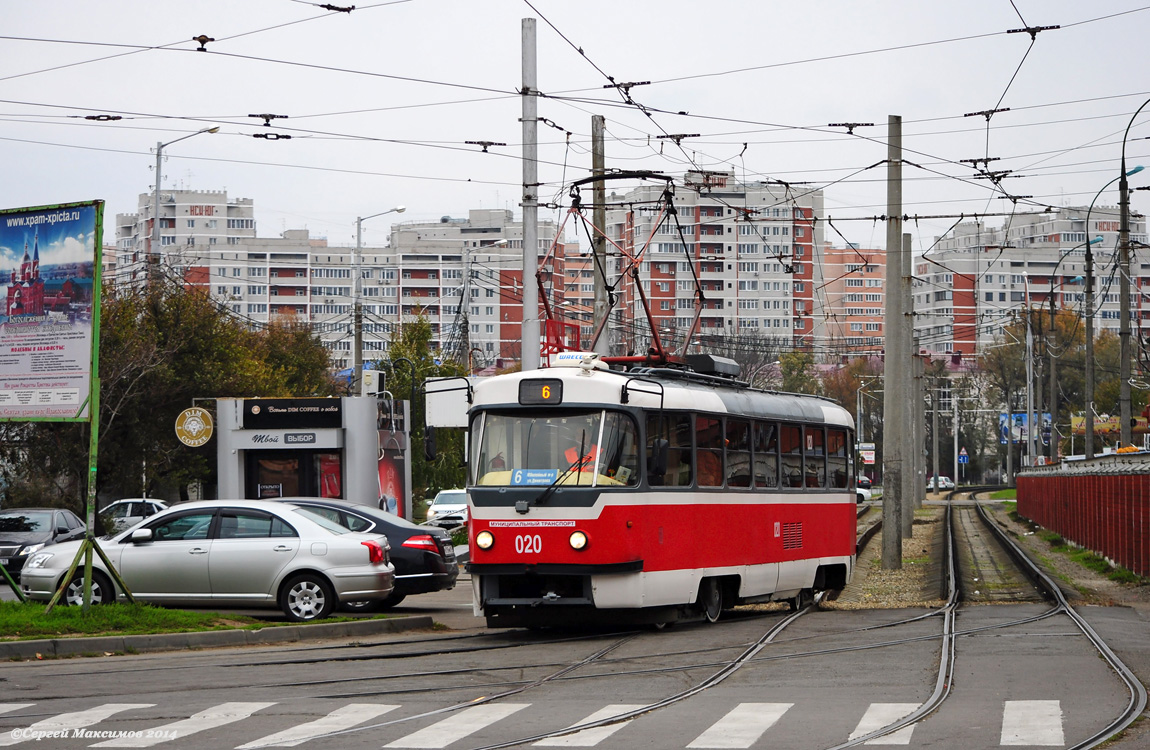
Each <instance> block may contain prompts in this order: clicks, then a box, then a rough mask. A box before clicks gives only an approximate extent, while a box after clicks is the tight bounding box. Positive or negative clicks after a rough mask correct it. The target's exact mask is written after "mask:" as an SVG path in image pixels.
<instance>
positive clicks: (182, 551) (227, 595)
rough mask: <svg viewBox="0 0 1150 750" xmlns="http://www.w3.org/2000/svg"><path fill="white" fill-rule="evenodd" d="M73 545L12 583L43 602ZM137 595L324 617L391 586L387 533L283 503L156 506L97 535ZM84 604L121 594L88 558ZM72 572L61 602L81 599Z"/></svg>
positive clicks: (54, 551) (43, 556)
mask: <svg viewBox="0 0 1150 750" xmlns="http://www.w3.org/2000/svg"><path fill="white" fill-rule="evenodd" d="M79 546H80V543H79V542H68V543H65V544H57V545H55V546H53V547H52V548H51V549H50V550H46V551H44V552H40V553H38V554H36V555H35V556H33V557H32V558H31V559H30V560H28V563H27V565H26V566H25V570H24V575H23V578H22V580H21V582H20V586H21V588H22V589H23V590H24V593H25V594H26V595H27V596H28V597H29V598H31V599H36V600H40V601H47V600H48V599H50V598H51V597H52V594H53V593H54V592H55V590H56V589H57V588H58V587H59V585H60V583H61V582H62V581H63V578H64V575H65V573H67V571H68V568H69V567H70V566H71V564H72V560H73V559H74V558H75V556H76V552H77V550H78V549H79ZM100 546H101V548H102V549H103V550H104V552H105V554H107V556H108V558H109V559H110V560H111V562H112V564H113V565H114V566H115V567H116V569H117V571H118V572H119V573H120V575H121V576H122V577H123V579H124V582H125V583H126V584H127V586H128V588H129V589H130V590H131V592H132V594H133V596H135V597H136V598H137V599H140V600H143V601H146V602H151V603H154V604H164V605H175V606H219V605H227V606H243V607H276V606H278V607H279V608H280V609H282V610H283V612H284V614H285V615H287V616H288V618H289V619H291V620H294V621H297V622H302V621H306V620H314V619H318V618H322V617H327V616H328V615H330V614H331V612H332V611H333V610H334V609H335V607H336V605H337V604H338V603H339V602H361V601H371V600H382V599H385V598H386V597H387V596H388V595H389V594H391V591H392V589H393V588H394V586H395V568H394V567H393V566H392V565H391V561H390V554H389V552H390V547H389V546H388V543H387V537H385V536H383V535H381V534H360V533H355V532H351V531H348V530H347V529H345V528H344V527H342V526H339V525H338V524H335V523H333V522H331V521H329V520H327V519H325V518H323V517H322V516H320V515H318V514H316V513H314V512H311V511H309V510H307V509H303V508H298V507H296V506H294V505H291V504H289V503H282V502H270V501H264V500H206V501H201V502H193V503H183V504H180V505H176V506H174V507H171V508H168V509H167V510H164V511H161V512H160V513H157V514H156V515H154V516H152V517H151V518H150V519H148V520H147V521H145V522H144V523H143V524H141V525H139V526H136V527H135V528H132V529H129V530H127V531H124V532H122V533H120V534H117V535H115V536H112V537H107V538H105V539H102V540H100ZM93 566H94V568H95V570H94V571H93V574H92V600H93V601H94V602H97V603H106V602H112V601H114V600H115V598H116V595H117V594H119V595H120V597H121V598H122V597H123V592H122V591H119V590H118V588H117V587H115V586H114V585H113V583H112V578H111V576H109V574H108V571H107V569H106V568H105V566H104V564H103V562H102V561H101V560H100V559H99V557H96V556H93ZM82 579H83V574H82V568H80V569H79V570H77V572H76V573H75V574H74V575H73V577H72V580H71V581H69V583H68V586H67V587H66V591H65V596H66V601H67V602H68V603H70V604H76V603H79V602H80V601H81V599H82V597H83V580H82Z"/></svg>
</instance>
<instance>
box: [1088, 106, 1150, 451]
mask: <svg viewBox="0 0 1150 750" xmlns="http://www.w3.org/2000/svg"><path fill="white" fill-rule="evenodd" d="M1147 104H1150V99H1147V100H1146V101H1144V102H1142V105H1141V106H1140V107H1138V109H1136V110H1135V111H1134V115H1133V116H1132V117H1131V118H1130V122H1129V123H1128V124H1127V125H1126V132H1125V133H1123V134H1122V163H1121V166H1120V169H1119V177H1118V179H1119V182H1118V215H1119V225H1118V252H1119V257H1120V259H1121V260H1120V263H1121V270H1120V272H1119V274H1120V278H1119V279H1118V293H1119V295H1121V299H1119V308H1118V309H1119V317H1120V319H1119V321H1118V343H1119V346H1120V354H1119V356H1120V357H1121V358H1122V359H1121V361H1120V362H1119V363H1118V379H1119V383H1118V405H1119V406H1118V409H1119V414H1120V415H1121V420H1120V421H1121V422H1122V424H1121V425H1120V434H1121V438H1120V440H1121V443H1122V446H1121V447H1125V446H1127V445H1130V443H1131V429H1130V418H1131V416H1132V415H1131V413H1130V186H1129V185H1128V184H1127V182H1126V178H1127V177H1129V176H1130V175H1132V174H1135V173H1136V172H1141V171H1142V167H1141V166H1138V167H1135V168H1134V169H1131V170H1130V171H1129V172H1127V171H1126V138H1127V137H1128V136H1129V135H1130V128H1131V127H1132V126H1133V125H1134V120H1135V118H1137V117H1138V113H1139V112H1141V111H1142V108H1143V107H1145V106H1146V105H1147ZM1088 231H1089V230H1088ZM1139 327H1141V323H1139Z"/></svg>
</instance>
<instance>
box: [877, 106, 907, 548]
mask: <svg viewBox="0 0 1150 750" xmlns="http://www.w3.org/2000/svg"><path fill="white" fill-rule="evenodd" d="M886 179H887V182H886V202H887V210H886V213H887V219H886V293H887V300H886V303H887V304H886V311H885V314H884V316H883V317H884V320H885V325H884V327H885V328H886V337H885V338H886V342H885V343H886V346H885V349H886V353H885V361H884V363H883V370H884V374H885V376H886V383H885V386H884V388H883V410H884V415H885V423H886V428H885V430H884V434H886V435H888V436H890V438H893V439H888V440H887V441H886V445H885V446H884V451H883V485H884V489H883V493H884V494H885V495H887V497H885V498H884V501H883V504H882V522H883V528H884V529H887V531H886V533H884V534H883V535H882V567H883V569H884V570H900V569H901V568H902V534H901V533H896V532H895V529H899V530H901V529H902V515H903V502H904V497H903V496H904V494H905V492H906V489H905V488H906V485H905V483H904V481H903V479H904V475H905V474H906V473H907V472H908V471H909V470H910V467H911V465H912V462H911V460H910V457H909V456H907V455H906V437H907V433H909V432H910V431H911V429H912V427H911V425H910V420H908V419H907V415H908V413H909V408H910V406H911V403H910V402H911V400H912V399H911V391H910V387H909V386H910V378H909V374H910V373H909V370H910V367H909V366H908V365H909V355H910V352H909V351H908V350H907V346H906V341H907V339H906V337H905V336H904V334H903V331H904V326H905V322H906V314H905V312H906V307H907V301H906V299H905V298H904V296H903V294H904V291H903V280H904V279H903V269H902V253H903V242H902V118H901V117H900V116H898V115H891V116H890V117H888V118H887V163H886Z"/></svg>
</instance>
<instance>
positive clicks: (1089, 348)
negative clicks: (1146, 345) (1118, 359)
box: [1083, 105, 1145, 460]
mask: <svg viewBox="0 0 1150 750" xmlns="http://www.w3.org/2000/svg"><path fill="white" fill-rule="evenodd" d="M1143 106H1145V105H1143ZM1139 109H1141V107H1139ZM1135 114H1137V113H1135ZM1122 145H1123V152H1124V153H1123V156H1122V160H1123V162H1125V161H1126V156H1125V145H1126V142H1125V140H1124V141H1123V144H1122ZM1141 171H1142V167H1135V168H1134V169H1132V170H1130V174H1134V173H1136V172H1141ZM1127 176H1128V175H1127V173H1126V171H1125V170H1123V172H1122V174H1120V175H1119V176H1117V177H1115V178H1114V179H1113V180H1111V181H1110V182H1108V183H1106V184H1105V185H1103V186H1102V189H1101V190H1099V191H1098V192H1097V193H1096V194H1095V195H1094V200H1092V201H1090V206H1089V207H1088V208H1087V209H1086V233H1087V234H1089V233H1090V212H1091V211H1093V210H1094V204H1095V202H1097V201H1098V197H1099V196H1100V195H1102V193H1103V191H1105V190H1106V188H1108V187H1110V186H1111V185H1113V184H1114V183H1115V182H1117V181H1119V180H1123V181H1125V178H1126V177H1127ZM1090 245H1091V243H1087V244H1086V307H1085V309H1084V310H1083V317H1085V318H1086V385H1085V394H1084V396H1085V401H1086V403H1085V407H1086V439H1085V441H1084V442H1085V452H1086V459H1087V460H1089V459H1092V458H1094V251H1093V250H1092V249H1091V247H1090ZM1123 271H1124V272H1125V269H1123ZM1127 295H1129V289H1128V290H1127ZM1127 304H1129V303H1127ZM1121 323H1122V321H1119V325H1120V326H1121ZM1120 330H1121V329H1120ZM1127 336H1129V329H1127ZM1127 373H1129V369H1127ZM1127 387H1129V386H1127ZM1127 398H1129V396H1127Z"/></svg>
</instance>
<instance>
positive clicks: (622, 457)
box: [471, 409, 639, 487]
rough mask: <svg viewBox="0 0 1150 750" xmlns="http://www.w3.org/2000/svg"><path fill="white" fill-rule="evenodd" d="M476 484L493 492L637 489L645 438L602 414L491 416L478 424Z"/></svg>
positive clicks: (613, 415) (617, 416)
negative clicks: (517, 488) (505, 489)
mask: <svg viewBox="0 0 1150 750" xmlns="http://www.w3.org/2000/svg"><path fill="white" fill-rule="evenodd" d="M471 434H472V436H473V438H475V437H478V441H477V442H476V443H473V446H472V449H473V451H474V452H473V455H472V459H473V460H472V462H471V467H472V481H473V483H474V484H478V485H488V486H506V487H511V486H544V487H545V486H549V485H552V484H559V485H581V486H599V487H602V486H607V487H620V486H634V485H636V484H638V480H639V436H638V430H637V428H636V427H635V422H634V421H633V420H632V419H631V417H630V416H629V415H627V414H623V413H620V412H611V411H604V410H600V409H596V410H585V411H564V412H556V411H554V410H549V411H547V412H546V413H539V412H526V411H514V412H486V413H484V414H481V415H479V416H477V417H476V418H475V421H474V422H473V424H472V433H471Z"/></svg>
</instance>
